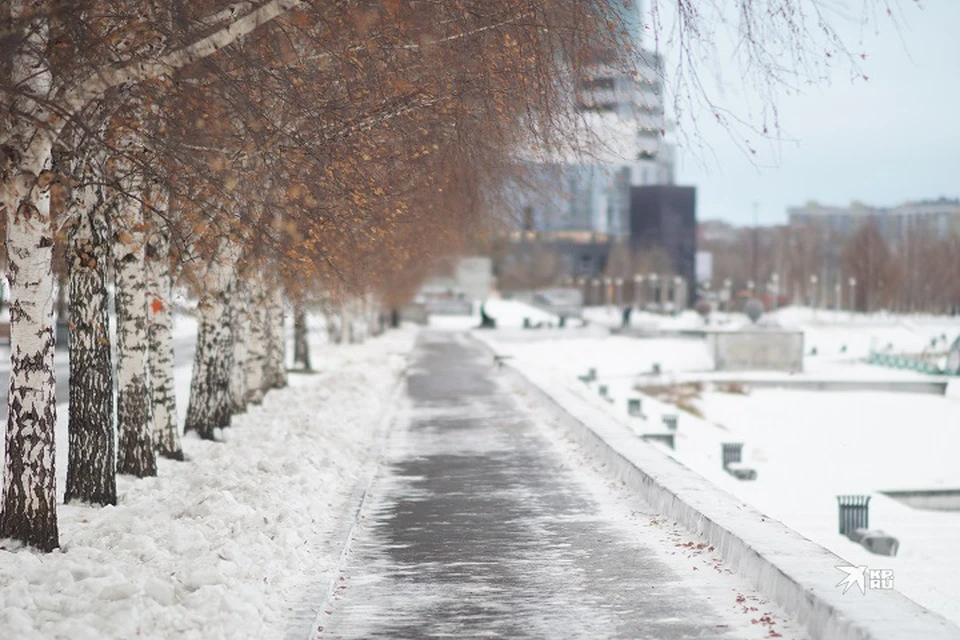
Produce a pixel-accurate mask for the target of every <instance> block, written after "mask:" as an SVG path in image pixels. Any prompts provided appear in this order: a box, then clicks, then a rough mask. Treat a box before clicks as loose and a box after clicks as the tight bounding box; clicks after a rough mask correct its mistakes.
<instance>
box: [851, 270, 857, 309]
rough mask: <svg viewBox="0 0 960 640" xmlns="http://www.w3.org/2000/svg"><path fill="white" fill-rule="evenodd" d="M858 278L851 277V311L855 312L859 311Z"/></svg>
mask: <svg viewBox="0 0 960 640" xmlns="http://www.w3.org/2000/svg"><path fill="white" fill-rule="evenodd" d="M856 291H857V279H856V278H850V313H851V314H854V313H856V312H857V295H856Z"/></svg>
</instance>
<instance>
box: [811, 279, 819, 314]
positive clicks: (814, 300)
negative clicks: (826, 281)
mask: <svg viewBox="0 0 960 640" xmlns="http://www.w3.org/2000/svg"><path fill="white" fill-rule="evenodd" d="M817 302H818V300H817V276H816V275H812V276H810V306H811V307H813V310H814V311H816V310H817Z"/></svg>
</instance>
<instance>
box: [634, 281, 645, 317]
mask: <svg viewBox="0 0 960 640" xmlns="http://www.w3.org/2000/svg"><path fill="white" fill-rule="evenodd" d="M633 297H634V301H635V302H636V304H637V310H638V311H639V310H640V309H641V305H642V304H643V276H642V275H640V274H639V273H638V274H637V275H635V276H633Z"/></svg>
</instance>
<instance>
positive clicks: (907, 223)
mask: <svg viewBox="0 0 960 640" xmlns="http://www.w3.org/2000/svg"><path fill="white" fill-rule="evenodd" d="M787 214H788V219H789V223H790V226H814V225H815V226H817V227H819V228H820V229H822V230H823V233H824V234H828V235H830V236H832V237H833V238H834V239H844V238H848V237H850V236H852V235H853V234H854V233H856V232H857V230H858V229H859V228H860V227H861V226H862V225H863V224H864V223H865V222H868V221H869V222H872V223H873V224H876V225H877V229H878V230H879V231H880V234H881V235H882V236H883V238H884V240H886V242H887V243H889V244H890V245H892V246H897V245H900V244H901V243H903V242H904V241H905V240H906V239H907V238H908V237H909V236H910V234H911V233H924V234H929V235H931V236H933V237H936V238H945V237H947V236H949V235H953V234H960V199H957V198H953V199H949V198H939V199H937V200H921V201H918V202H905V203H903V204H900V205H897V206H895V207H876V206H871V205H866V204H863V203H860V202H854V203H851V204H850V205H849V206H846V207H834V206H825V205H821V204H819V203H816V202H810V203H807V204H806V205H804V206H802V207H791V208H790V209H788V210H787Z"/></svg>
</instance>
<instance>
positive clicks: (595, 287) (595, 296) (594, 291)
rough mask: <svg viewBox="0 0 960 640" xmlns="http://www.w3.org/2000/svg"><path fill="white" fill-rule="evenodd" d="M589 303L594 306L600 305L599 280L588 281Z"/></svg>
mask: <svg viewBox="0 0 960 640" xmlns="http://www.w3.org/2000/svg"><path fill="white" fill-rule="evenodd" d="M590 288H591V291H590V302H592V303H593V304H595V305H600V304H601V302H600V280H598V279H597V278H594V279H593V280H591V281H590Z"/></svg>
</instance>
